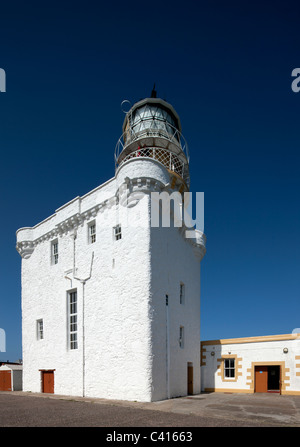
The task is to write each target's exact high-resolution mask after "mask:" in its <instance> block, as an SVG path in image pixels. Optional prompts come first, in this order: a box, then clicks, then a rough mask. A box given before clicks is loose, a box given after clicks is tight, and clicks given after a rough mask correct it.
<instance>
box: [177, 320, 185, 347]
mask: <svg viewBox="0 0 300 447" xmlns="http://www.w3.org/2000/svg"><path fill="white" fill-rule="evenodd" d="M178 342H179V347H180V348H181V349H183V348H184V326H179V339H178Z"/></svg>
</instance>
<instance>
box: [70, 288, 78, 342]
mask: <svg viewBox="0 0 300 447" xmlns="http://www.w3.org/2000/svg"><path fill="white" fill-rule="evenodd" d="M68 308H69V347H70V349H77V348H78V342H77V291H76V290H75V291H72V292H68Z"/></svg>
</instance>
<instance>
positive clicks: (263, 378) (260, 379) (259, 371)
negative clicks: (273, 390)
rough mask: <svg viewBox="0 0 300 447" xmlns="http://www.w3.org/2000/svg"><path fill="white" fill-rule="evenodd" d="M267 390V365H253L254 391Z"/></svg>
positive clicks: (261, 391) (262, 391)
mask: <svg viewBox="0 0 300 447" xmlns="http://www.w3.org/2000/svg"><path fill="white" fill-rule="evenodd" d="M267 391H268V367H267V366H256V367H255V392H256V393H267Z"/></svg>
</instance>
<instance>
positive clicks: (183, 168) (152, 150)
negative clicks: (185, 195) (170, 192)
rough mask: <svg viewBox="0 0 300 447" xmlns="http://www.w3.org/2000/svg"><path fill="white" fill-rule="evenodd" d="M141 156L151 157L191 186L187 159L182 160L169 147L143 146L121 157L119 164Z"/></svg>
mask: <svg viewBox="0 0 300 447" xmlns="http://www.w3.org/2000/svg"><path fill="white" fill-rule="evenodd" d="M139 157H144V158H151V159H153V160H156V161H158V162H159V163H161V164H162V165H163V166H164V167H165V168H167V169H169V170H170V171H172V172H175V174H177V175H179V176H180V177H181V178H182V179H183V180H184V182H185V183H186V185H187V186H188V187H189V183H190V178H189V168H188V163H187V161H183V160H181V159H180V158H179V157H178V156H177V155H176V154H174V153H173V152H171V151H169V150H168V149H163V148H158V147H143V148H138V149H137V150H135V151H132V152H130V153H129V154H128V155H125V156H124V157H120V158H119V163H118V166H121V165H122V164H123V163H125V162H126V161H128V160H131V159H136V158H139Z"/></svg>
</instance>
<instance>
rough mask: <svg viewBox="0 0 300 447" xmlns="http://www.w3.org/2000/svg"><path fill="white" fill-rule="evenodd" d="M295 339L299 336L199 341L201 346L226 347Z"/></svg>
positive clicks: (281, 335) (266, 336) (264, 336)
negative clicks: (236, 344) (237, 344)
mask: <svg viewBox="0 0 300 447" xmlns="http://www.w3.org/2000/svg"><path fill="white" fill-rule="evenodd" d="M297 339H300V334H280V335H262V336H258V337H243V338H227V339H220V340H206V341H201V346H202V345H227V344H235V343H257V342H266V341H283V340H297Z"/></svg>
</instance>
